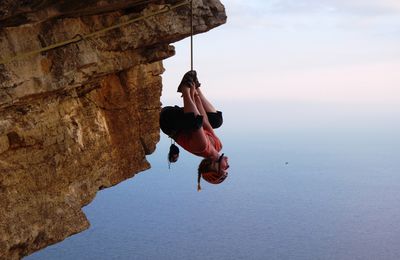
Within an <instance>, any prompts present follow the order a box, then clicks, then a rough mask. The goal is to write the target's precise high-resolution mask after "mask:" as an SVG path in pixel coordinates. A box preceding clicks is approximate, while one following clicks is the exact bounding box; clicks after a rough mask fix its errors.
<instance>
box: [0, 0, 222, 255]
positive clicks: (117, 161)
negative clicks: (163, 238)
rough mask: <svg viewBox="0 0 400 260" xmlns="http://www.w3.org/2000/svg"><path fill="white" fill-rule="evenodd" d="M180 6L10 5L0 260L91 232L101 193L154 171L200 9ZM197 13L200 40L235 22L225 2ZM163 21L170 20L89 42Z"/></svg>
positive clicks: (4, 52) (4, 33)
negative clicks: (166, 106)
mask: <svg viewBox="0 0 400 260" xmlns="http://www.w3.org/2000/svg"><path fill="white" fill-rule="evenodd" d="M179 3H181V1H174V0H163V1H157V0H156V1H152V0H147V1H143V0H124V1H122V0H88V1H76V0H72V1H62V0H31V1H17V0H2V3H1V5H0V50H1V51H0V61H1V62H2V64H0V208H1V211H0V259H19V258H21V257H22V256H25V255H28V254H30V253H32V252H34V251H37V250H39V249H41V248H43V247H46V246H47V245H49V244H53V243H56V242H59V241H61V240H63V239H65V238H66V237H68V236H71V235H72V234H75V233H77V232H81V231H83V230H85V229H87V228H88V226H89V223H88V221H87V219H86V217H85V215H84V214H83V212H82V210H81V208H82V207H83V206H84V205H87V204H88V203H90V202H91V201H92V200H93V198H94V196H95V195H96V192H97V191H98V190H101V189H103V188H107V187H110V186H112V185H116V184H118V183H119V182H121V181H123V180H126V179H127V178H130V177H132V176H134V175H135V174H136V173H137V172H139V171H143V170H145V169H148V168H149V167H150V165H149V163H148V162H147V161H146V158H145V156H146V155H147V154H150V153H152V152H153V151H154V150H155V146H156V143H157V142H158V140H159V125H158V114H159V111H160V106H161V103H160V96H161V89H162V79H161V76H160V75H161V74H162V73H163V71H164V68H163V65H162V60H163V59H166V58H168V57H170V56H172V55H174V48H173V46H171V45H169V44H170V43H173V42H175V41H178V40H180V39H183V38H185V37H187V36H189V34H190V15H189V14H190V8H189V7H190V5H188V4H185V5H182V6H179V7H178V8H175V9H172V8H170V10H168V9H167V7H172V6H174V5H177V4H179ZM193 5H194V31H195V33H201V32H206V31H208V30H210V29H212V28H213V27H216V26H219V25H221V24H223V23H225V21H226V15H225V10H224V7H223V5H222V4H221V3H220V2H219V1H218V0H194V2H193ZM160 10H168V11H167V12H163V13H161V14H158V15H155V16H149V17H147V18H146V19H144V20H139V21H136V22H133V23H130V24H127V25H124V26H121V27H118V28H114V29H112V30H109V31H106V32H103V33H99V34H96V35H93V36H92V37H90V38H89V37H88V38H85V35H89V34H91V33H93V32H96V31H99V30H103V29H104V28H108V27H110V26H113V25H115V24H120V23H123V22H127V21H130V20H132V19H136V18H137V17H142V16H143V15H149V14H153V13H154V12H158V11H160ZM70 39H76V41H74V42H71V43H69V44H66V45H63V46H60V47H57V48H55V49H51V50H43V51H41V52H40V53H35V54H31V55H27V56H24V57H19V56H18V55H20V54H23V53H28V52H31V51H35V50H40V49H42V48H45V47H46V46H52V45H54V44H57V43H60V42H63V41H66V40H70ZM16 56H17V57H19V58H16V59H13V57H16Z"/></svg>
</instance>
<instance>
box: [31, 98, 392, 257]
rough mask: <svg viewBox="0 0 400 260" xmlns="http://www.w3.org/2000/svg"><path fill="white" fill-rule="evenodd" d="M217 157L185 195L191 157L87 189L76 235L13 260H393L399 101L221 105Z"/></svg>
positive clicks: (157, 157) (155, 162) (165, 143)
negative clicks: (213, 174)
mask: <svg viewBox="0 0 400 260" xmlns="http://www.w3.org/2000/svg"><path fill="white" fill-rule="evenodd" d="M220 107H221V110H222V111H223V113H224V124H223V126H222V127H221V128H219V129H217V130H216V133H217V135H218V136H219V137H220V139H221V141H222V143H223V152H224V153H225V154H226V155H227V156H228V157H229V164H230V169H229V176H228V178H227V179H226V180H225V182H224V183H222V184H220V185H212V184H207V183H205V182H204V181H203V183H202V188H203V190H202V191H201V192H197V190H196V187H197V185H196V182H197V173H196V170H197V166H198V163H199V161H200V158H198V157H195V156H193V155H191V154H189V153H187V152H186V151H183V149H181V156H180V158H179V160H178V162H177V163H175V164H172V165H171V167H170V169H169V168H168V163H167V152H168V148H169V145H170V140H169V139H168V138H166V137H165V136H164V135H163V134H161V140H160V142H159V143H158V145H157V149H156V151H155V152H154V153H153V154H152V155H150V156H148V160H149V162H150V163H151V165H152V167H151V169H150V170H147V171H144V172H141V173H139V174H137V175H136V176H135V177H134V178H132V179H129V180H127V181H124V182H122V183H120V184H118V185H116V186H114V187H112V188H109V189H106V190H102V191H100V192H98V194H97V196H96V198H95V199H94V201H93V202H92V203H90V204H89V205H87V206H86V207H84V208H83V211H84V212H85V214H86V216H87V218H88V219H89V221H90V223H91V226H90V228H89V229H88V230H86V231H84V232H81V233H79V234H76V235H74V236H71V237H69V238H67V239H65V240H64V241H62V242H60V243H58V244H55V245H52V246H49V247H47V248H45V249H43V250H41V251H38V252H36V253H34V254H32V255H30V256H28V257H26V258H25V259H27V260H38V259H65V260H67V259H71V260H78V259H191V260H192V259H193V260H195V259H198V260H204V259H305V260H306V259H307V260H309V259H343V260H346V259H349V260H350V259H351V260H353V259H360V260H361V259H362V260H368V259H371V260H372V259H388V260H398V259H400V105H399V104H391V105H390V104H383V105H382V104H378V103H376V104H374V103H365V104H364V103H357V104H356V103H353V104H352V103H339V102H336V103H335V102H289V101H279V102H278V101H254V102H240V101H235V102H233V101H232V102H229V101H226V102H225V103H221V106H220Z"/></svg>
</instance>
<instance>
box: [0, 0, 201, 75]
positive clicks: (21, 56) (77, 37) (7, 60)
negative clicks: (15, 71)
mask: <svg viewBox="0 0 400 260" xmlns="http://www.w3.org/2000/svg"><path fill="white" fill-rule="evenodd" d="M188 1H191V6H192V2H193V0H184V1H181V2H179V3H177V4H175V5H166V6H164V7H163V8H161V9H160V10H158V11H155V12H152V13H149V14H146V15H142V16H139V17H136V18H133V19H130V20H128V21H125V22H121V23H118V24H115V25H112V26H109V27H105V28H103V29H101V30H98V31H95V32H92V33H89V34H85V35H80V34H77V35H75V36H74V37H73V38H72V39H69V40H66V41H62V42H58V43H55V44H52V45H49V46H46V47H44V48H41V49H38V50H34V51H30V52H25V53H21V54H17V55H15V56H13V57H8V58H5V59H2V60H0V64H7V63H10V62H12V61H15V60H21V59H24V58H26V57H29V56H32V55H35V54H39V53H41V52H44V51H49V50H52V49H56V48H59V47H62V46H65V45H68V44H71V43H78V42H80V41H83V40H86V39H88V38H92V37H95V36H99V35H100V34H103V33H105V32H108V31H111V30H114V29H117V28H120V27H123V26H126V25H129V24H132V23H135V22H138V21H141V20H146V19H147V18H150V17H153V16H156V15H160V14H165V13H168V12H170V11H172V10H174V9H176V8H179V7H181V6H184V5H187V4H188ZM191 15H192V18H191V27H192V29H191V35H192V36H193V11H192V8H191ZM192 60H193V58H192ZM192 67H193V61H192ZM192 69H193V68H192Z"/></svg>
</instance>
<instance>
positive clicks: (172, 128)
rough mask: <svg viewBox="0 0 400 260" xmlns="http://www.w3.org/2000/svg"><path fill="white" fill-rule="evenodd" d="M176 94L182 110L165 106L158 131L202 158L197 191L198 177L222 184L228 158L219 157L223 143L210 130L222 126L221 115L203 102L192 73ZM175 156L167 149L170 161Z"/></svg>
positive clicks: (175, 155)
mask: <svg viewBox="0 0 400 260" xmlns="http://www.w3.org/2000/svg"><path fill="white" fill-rule="evenodd" d="M178 92H179V93H182V97H183V107H179V106H174V107H172V106H167V107H164V108H163V109H162V110H161V113H160V128H161V130H162V131H163V132H164V133H165V134H166V135H168V136H169V137H170V138H172V139H173V140H174V141H176V143H178V144H179V145H180V146H181V147H183V148H184V149H185V150H187V151H188V152H190V153H192V154H194V155H196V156H200V157H203V158H204V159H203V160H202V161H201V162H200V165H199V168H198V179H197V185H198V187H197V188H198V190H200V189H201V186H200V180H201V178H203V179H204V180H206V181H207V182H209V183H212V184H219V183H222V182H223V181H224V180H225V178H226V177H227V175H228V172H227V169H228V168H229V164H228V157H226V156H224V154H223V153H222V154H220V151H221V149H222V144H221V141H220V140H219V138H218V137H217V136H216V135H215V132H214V130H213V129H215V128H218V127H220V126H221V125H222V122H223V119H222V112H221V111H217V110H216V109H215V108H214V106H213V105H212V104H211V103H210V102H209V101H208V100H207V99H206V97H205V96H204V94H203V93H202V91H201V89H200V83H199V81H198V79H197V73H196V71H194V70H191V71H189V72H187V73H186V74H185V75H184V76H183V79H182V81H181V83H180V84H179V87H178ZM171 147H172V146H171ZM178 156H179V149H177V148H175V147H174V148H172V149H170V153H169V155H168V159H169V161H170V162H176V161H177V159H178Z"/></svg>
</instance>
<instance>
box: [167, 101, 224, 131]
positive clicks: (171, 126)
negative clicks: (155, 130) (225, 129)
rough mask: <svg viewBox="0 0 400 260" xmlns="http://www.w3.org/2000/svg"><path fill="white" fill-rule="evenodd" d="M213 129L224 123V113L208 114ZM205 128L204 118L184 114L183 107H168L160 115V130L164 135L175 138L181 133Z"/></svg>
mask: <svg viewBox="0 0 400 260" xmlns="http://www.w3.org/2000/svg"><path fill="white" fill-rule="evenodd" d="M207 118H208V121H209V122H210V125H211V126H212V128H214V129H215V128H218V127H220V126H221V125H222V123H223V118H222V112H221V111H217V112H216V113H207ZM202 126H203V116H201V115H198V116H195V115H194V113H184V112H183V108H182V107H178V106H174V107H172V106H167V107H164V108H163V109H162V110H161V113H160V128H161V130H162V131H163V132H164V134H166V135H168V136H170V137H172V138H174V137H175V136H176V135H177V134H178V133H179V132H180V131H191V130H192V131H193V130H197V129H200V128H201V127H202Z"/></svg>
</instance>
